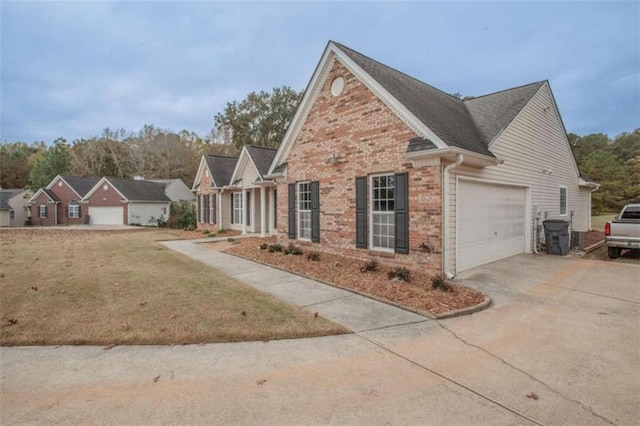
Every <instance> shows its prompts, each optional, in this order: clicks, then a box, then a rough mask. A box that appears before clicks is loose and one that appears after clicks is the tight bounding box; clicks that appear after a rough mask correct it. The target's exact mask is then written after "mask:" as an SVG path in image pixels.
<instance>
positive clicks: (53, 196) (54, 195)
mask: <svg viewBox="0 0 640 426" xmlns="http://www.w3.org/2000/svg"><path fill="white" fill-rule="evenodd" d="M42 191H44V192H45V193H46V194H47V195H48V196H49V198H51V199H52V200H53V201H60V198H58V196H57V195H56V194H55V193H54V192H53V191H52V190H50V189H47V188H42Z"/></svg>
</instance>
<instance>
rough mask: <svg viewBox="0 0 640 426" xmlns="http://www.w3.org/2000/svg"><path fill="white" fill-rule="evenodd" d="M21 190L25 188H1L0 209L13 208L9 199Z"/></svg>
mask: <svg viewBox="0 0 640 426" xmlns="http://www.w3.org/2000/svg"><path fill="white" fill-rule="evenodd" d="M21 192H24V189H0V210H11V209H12V208H13V207H11V206H10V205H9V200H10V199H11V198H13V197H15V196H16V195H18V194H19V193H21Z"/></svg>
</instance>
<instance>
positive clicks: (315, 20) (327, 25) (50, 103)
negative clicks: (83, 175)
mask: <svg viewBox="0 0 640 426" xmlns="http://www.w3.org/2000/svg"><path fill="white" fill-rule="evenodd" d="M0 8H1V9H0V14H1V15H0V19H1V22H0V23H1V25H0V27H1V30H0V31H1V64H0V65H1V86H0V91H1V95H2V101H1V111H0V114H1V123H0V124H1V133H0V141H25V142H32V141H38V140H42V141H45V142H47V143H50V142H52V141H53V140H54V139H55V138H57V137H64V138H66V139H67V140H69V141H72V140H74V139H77V138H83V137H91V136H95V135H98V134H100V133H101V130H102V129H103V128H105V127H111V128H121V127H124V128H125V129H127V130H133V131H137V130H139V129H140V128H141V127H142V125H144V124H155V125H156V126H159V127H162V128H169V129H172V130H175V131H179V130H182V129H188V130H193V131H195V132H196V133H198V134H201V135H205V134H206V133H207V132H208V131H209V129H211V127H212V125H213V117H214V115H215V114H216V113H218V112H220V111H222V110H223V109H224V106H225V105H226V103H227V102H230V101H233V100H241V99H243V98H244V97H245V95H246V94H247V93H249V92H251V91H259V90H270V89H271V88H273V87H276V86H282V85H287V86H291V87H293V88H294V89H297V90H302V89H304V88H305V86H306V84H307V82H308V81H309V79H310V77H311V74H312V73H313V71H314V68H315V66H316V64H317V62H318V61H319V59H320V55H321V54H322V51H323V50H324V48H325V46H326V43H327V41H328V40H336V41H339V42H341V43H343V44H345V45H347V46H349V47H351V48H353V49H355V50H357V51H359V52H361V53H363V54H365V55H367V56H370V57H372V58H374V59H376V60H378V61H380V62H383V63H385V64H387V65H389V66H392V67H394V68H396V69H399V70H400V71H403V72H405V73H407V74H409V75H412V76H414V77H416V78H418V79H420V80H422V81H424V82H426V83H429V84H431V85H433V86H435V87H437V88H439V89H442V90H444V91H447V92H449V93H453V92H460V93H462V94H463V95H476V96H477V95H481V94H486V93H491V92H494V91H498V90H502V89H505V88H509V87H513V86H518V85H521V84H525V83H530V82H533V81H539V80H544V79H548V80H549V81H550V83H551V87H552V89H553V91H554V94H555V97H556V100H557V102H558V106H559V108H560V112H561V114H562V117H563V119H564V123H565V126H566V128H567V131H568V132H574V133H578V134H588V133H594V132H603V133H607V134H609V135H610V136H614V135H616V134H619V133H621V132H624V131H631V130H633V129H634V128H637V127H640V41H639V40H640V31H639V28H640V2H637V1H631V2H619V3H615V2H606V3H605V2H586V3H582V2H580V3H578V2H566V3H559V2H536V3H529V2H524V3H523V2H492V3H487V2H455V3H434V2H413V3H407V2H403V3H397V2H396V3H394V2H375V3H367V2H350V3H343V2H330V3H324V2H314V3H309V2H278V3H275V2H259V3H245V2H234V3H220V2H213V1H195V2H178V1H172V2H150V1H138V2H134V1H121V2H82V3H81V2H58V1H52V2H46V1H19V2H18V1H6V0H3V1H2V2H1V6H0Z"/></svg>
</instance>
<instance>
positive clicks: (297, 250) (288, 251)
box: [284, 243, 302, 256]
mask: <svg viewBox="0 0 640 426" xmlns="http://www.w3.org/2000/svg"><path fill="white" fill-rule="evenodd" d="M284 254H292V255H294V256H300V255H301V254H302V249H301V248H300V247H297V246H295V245H294V244H293V243H289V245H288V246H287V248H286V249H284Z"/></svg>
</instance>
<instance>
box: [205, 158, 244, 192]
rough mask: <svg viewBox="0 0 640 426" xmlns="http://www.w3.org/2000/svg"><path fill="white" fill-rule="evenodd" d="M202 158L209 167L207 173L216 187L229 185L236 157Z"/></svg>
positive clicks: (236, 160)
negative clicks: (209, 173)
mask: <svg viewBox="0 0 640 426" xmlns="http://www.w3.org/2000/svg"><path fill="white" fill-rule="evenodd" d="M204 158H205V159H206V161H207V166H209V172H211V176H212V177H213V180H214V182H215V184H216V185H217V186H225V185H228V184H229V181H230V180H231V175H233V171H234V170H235V168H236V163H237V162H238V157H227V156H224V155H205V156H204Z"/></svg>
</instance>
